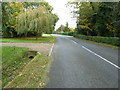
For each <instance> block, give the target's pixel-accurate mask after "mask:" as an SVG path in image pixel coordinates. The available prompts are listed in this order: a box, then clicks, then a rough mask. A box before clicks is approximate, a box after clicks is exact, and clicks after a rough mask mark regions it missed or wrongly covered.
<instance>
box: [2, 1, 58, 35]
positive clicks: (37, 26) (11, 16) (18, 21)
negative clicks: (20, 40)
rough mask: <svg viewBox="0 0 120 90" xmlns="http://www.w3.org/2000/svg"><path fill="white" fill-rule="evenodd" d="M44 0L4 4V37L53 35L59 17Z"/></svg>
mask: <svg viewBox="0 0 120 90" xmlns="http://www.w3.org/2000/svg"><path fill="white" fill-rule="evenodd" d="M52 10H53V8H52V7H51V6H50V5H49V4H48V3H47V2H45V1H44V0H42V1H40V2H2V19H3V20H2V32H3V36H4V37H22V36H41V35H42V33H52V31H53V30H54V27H55V24H56V22H57V21H58V16H57V15H56V14H54V13H52Z"/></svg>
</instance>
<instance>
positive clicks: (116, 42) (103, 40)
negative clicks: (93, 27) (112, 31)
mask: <svg viewBox="0 0 120 90" xmlns="http://www.w3.org/2000/svg"><path fill="white" fill-rule="evenodd" d="M74 37H76V38H80V39H85V40H90V41H95V42H98V43H106V44H110V45H114V46H119V43H120V41H119V38H118V37H101V36H86V35H80V34H77V35H74Z"/></svg>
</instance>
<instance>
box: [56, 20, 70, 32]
mask: <svg viewBox="0 0 120 90" xmlns="http://www.w3.org/2000/svg"><path fill="white" fill-rule="evenodd" d="M57 31H58V32H69V31H70V28H69V25H68V22H66V26H64V25H61V26H60V27H59V28H58V29H57Z"/></svg>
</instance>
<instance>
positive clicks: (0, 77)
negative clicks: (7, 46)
mask: <svg viewBox="0 0 120 90" xmlns="http://www.w3.org/2000/svg"><path fill="white" fill-rule="evenodd" d="M1 57H2V48H0V89H1V88H2V58H1Z"/></svg>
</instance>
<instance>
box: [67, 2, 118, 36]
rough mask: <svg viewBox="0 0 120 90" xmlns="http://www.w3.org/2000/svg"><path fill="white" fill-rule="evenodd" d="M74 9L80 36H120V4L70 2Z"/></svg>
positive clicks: (69, 4)
mask: <svg viewBox="0 0 120 90" xmlns="http://www.w3.org/2000/svg"><path fill="white" fill-rule="evenodd" d="M68 6H71V7H74V10H73V13H74V16H75V18H77V28H76V31H77V33H78V34H83V35H94V36H96V35H97V36H119V35H120V18H119V17H120V10H119V9H120V2H69V3H68Z"/></svg>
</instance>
